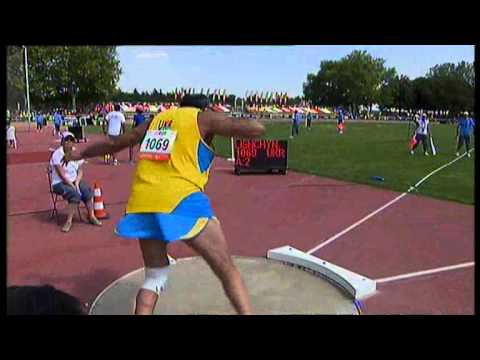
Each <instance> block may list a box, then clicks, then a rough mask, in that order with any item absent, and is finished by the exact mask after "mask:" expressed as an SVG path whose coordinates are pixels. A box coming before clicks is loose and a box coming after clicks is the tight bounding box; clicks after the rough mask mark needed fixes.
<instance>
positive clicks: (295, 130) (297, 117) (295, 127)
mask: <svg viewBox="0 0 480 360" xmlns="http://www.w3.org/2000/svg"><path fill="white" fill-rule="evenodd" d="M301 121H302V114H300V113H299V112H298V110H295V113H294V114H293V121H292V135H290V139H293V137H294V136H298V134H299V129H300V122H301Z"/></svg>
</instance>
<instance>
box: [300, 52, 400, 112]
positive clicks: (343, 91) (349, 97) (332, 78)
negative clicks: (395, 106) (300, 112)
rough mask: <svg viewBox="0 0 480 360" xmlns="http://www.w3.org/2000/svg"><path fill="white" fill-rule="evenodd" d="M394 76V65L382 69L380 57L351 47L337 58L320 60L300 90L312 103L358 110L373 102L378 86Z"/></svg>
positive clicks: (379, 93) (376, 96) (383, 87)
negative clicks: (361, 106)
mask: <svg viewBox="0 0 480 360" xmlns="http://www.w3.org/2000/svg"><path fill="white" fill-rule="evenodd" d="M395 75H396V72H395V69H394V68H386V66H385V60H384V59H376V58H373V57H372V56H371V55H370V54H368V53H367V52H366V51H358V50H355V51H353V52H352V53H350V54H349V55H347V56H346V57H344V58H342V59H340V60H338V61H330V60H328V61H322V62H321V64H320V70H319V71H318V73H317V74H316V75H315V74H308V75H307V81H306V82H305V83H304V85H303V90H304V95H305V98H306V99H307V100H308V101H311V102H312V103H313V104H314V105H324V106H340V105H342V106H347V107H349V108H350V110H352V111H355V112H358V109H359V106H360V105H366V106H371V105H372V104H374V103H377V102H378V101H379V100H380V97H381V94H382V89H385V88H386V87H387V86H388V84H389V82H391V81H393V79H394V78H395ZM390 97H391V96H390ZM385 101H387V102H388V101H390V100H388V99H385ZM390 102H391V101H390Z"/></svg>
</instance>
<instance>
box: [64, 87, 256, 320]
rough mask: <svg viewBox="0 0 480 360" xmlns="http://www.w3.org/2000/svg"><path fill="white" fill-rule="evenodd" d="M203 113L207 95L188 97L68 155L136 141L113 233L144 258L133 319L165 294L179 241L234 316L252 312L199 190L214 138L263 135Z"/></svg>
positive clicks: (247, 123) (240, 122)
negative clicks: (205, 267)
mask: <svg viewBox="0 0 480 360" xmlns="http://www.w3.org/2000/svg"><path fill="white" fill-rule="evenodd" d="M207 108H208V98H207V97H206V96H205V95H186V96H185V97H184V98H183V100H182V102H181V104H180V107H179V108H177V109H170V110H167V111H165V112H162V113H160V114H158V115H157V116H155V118H153V119H152V120H150V121H146V122H145V123H143V124H141V125H140V126H138V127H136V128H134V129H133V130H132V131H131V132H129V133H128V134H124V135H121V136H119V137H118V138H112V139H108V140H106V141H104V142H100V143H96V144H92V145H90V146H89V147H87V148H86V149H85V150H83V151H82V152H81V153H80V154H76V155H70V156H69V158H70V159H82V158H90V157H95V156H101V155H103V154H107V153H115V152H118V151H120V150H122V149H124V148H127V147H128V146H131V145H135V144H138V143H141V146H140V151H139V156H138V158H139V161H138V165H137V168H136V173H135V176H134V180H133V185H132V190H131V195H130V198H129V201H128V205H127V209H126V215H125V217H123V218H122V219H121V220H120V222H119V223H118V224H117V227H116V229H115V232H116V233H117V234H118V235H120V236H122V237H128V238H138V239H139V243H140V248H141V251H142V254H143V260H144V263H145V282H144V284H143V285H142V288H141V289H140V290H139V291H138V294H137V297H136V305H135V314H137V315H150V314H152V313H153V310H154V308H155V304H156V302H157V299H158V295H159V294H160V293H161V292H163V291H165V290H166V284H167V279H168V274H169V264H170V263H169V260H168V256H167V245H168V244H169V243H172V242H174V241H177V240H184V241H185V243H186V244H187V245H189V246H190V247H191V248H192V249H194V250H195V251H196V252H198V253H199V254H200V255H201V256H202V257H203V258H204V259H205V261H206V262H207V263H208V264H209V266H210V268H211V269H212V270H213V272H214V273H215V274H216V275H217V277H218V278H219V279H220V281H221V282H222V285H223V289H224V291H225V293H226V295H227V297H228V298H229V300H230V302H231V303H232V305H233V307H234V308H235V310H236V311H237V313H239V314H251V313H252V309H251V304H250V299H249V296H248V293H247V289H246V287H245V285H244V283H243V280H242V277H241V275H240V273H239V271H238V270H237V268H236V266H235V264H234V263H233V261H232V259H231V257H230V254H229V250H228V246H227V242H226V240H225V236H224V234H223V231H222V227H221V225H220V222H219V221H218V219H217V218H216V217H215V215H214V213H213V210H212V208H211V206H210V201H209V199H208V198H207V196H206V195H205V194H204V192H203V191H204V188H205V185H206V184H207V182H208V178H209V172H210V168H211V165H212V162H213V159H214V151H213V150H212V148H211V145H212V142H213V138H214V136H215V135H219V136H224V137H227V138H229V137H232V136H238V137H242V138H255V137H259V136H262V135H263V134H265V128H264V126H263V125H262V124H260V123H258V122H256V121H253V120H247V119H234V118H231V117H227V116H226V115H225V114H223V113H217V112H213V111H206V110H207ZM67 160H68V159H67ZM192 276H195V274H192Z"/></svg>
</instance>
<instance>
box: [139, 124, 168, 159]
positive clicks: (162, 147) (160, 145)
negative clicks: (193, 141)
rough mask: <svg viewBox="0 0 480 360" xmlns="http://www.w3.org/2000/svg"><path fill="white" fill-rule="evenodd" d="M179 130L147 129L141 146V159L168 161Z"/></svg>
mask: <svg viewBox="0 0 480 360" xmlns="http://www.w3.org/2000/svg"><path fill="white" fill-rule="evenodd" d="M176 137H177V132H176V131H174V130H170V129H162V130H149V131H147V133H146V135H145V138H144V139H143V142H142V145H141V146H140V154H139V158H140V159H148V160H156V161H166V160H169V159H170V154H171V152H172V150H173V145H174V144H175V138H176Z"/></svg>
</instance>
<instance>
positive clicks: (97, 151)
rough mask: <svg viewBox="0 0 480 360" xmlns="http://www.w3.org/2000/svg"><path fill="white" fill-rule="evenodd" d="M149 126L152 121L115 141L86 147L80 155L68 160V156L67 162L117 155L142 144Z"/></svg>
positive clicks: (101, 142)
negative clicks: (130, 147)
mask: <svg viewBox="0 0 480 360" xmlns="http://www.w3.org/2000/svg"><path fill="white" fill-rule="evenodd" d="M149 125H150V121H145V122H144V123H143V124H141V125H140V126H138V127H136V128H134V129H133V130H132V131H130V132H129V133H127V134H123V135H120V136H119V137H117V138H115V139H107V140H104V141H99V142H97V143H94V144H92V145H90V146H88V147H86V148H85V149H84V150H83V151H82V152H80V153H79V154H73V153H72V155H71V156H69V157H68V158H67V156H65V160H67V161H69V160H80V159H87V158H91V157H96V156H102V155H105V154H115V153H117V152H119V151H121V150H123V149H126V148H127V147H129V146H133V145H136V144H138V143H140V142H141V141H142V139H143V137H144V136H145V132H146V131H147V129H148V126H149Z"/></svg>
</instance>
